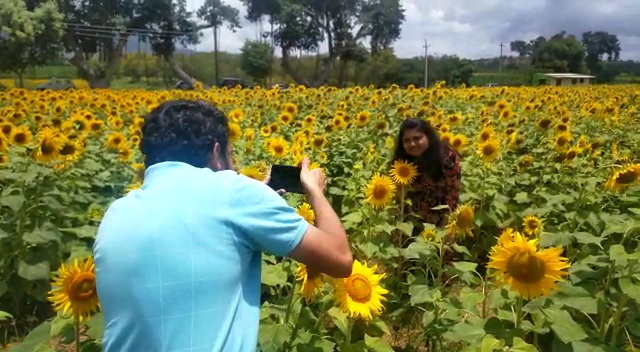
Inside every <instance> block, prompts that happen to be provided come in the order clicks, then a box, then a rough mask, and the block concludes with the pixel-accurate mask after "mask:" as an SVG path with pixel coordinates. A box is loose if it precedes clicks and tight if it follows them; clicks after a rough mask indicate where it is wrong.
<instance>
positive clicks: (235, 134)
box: [229, 122, 242, 143]
mask: <svg viewBox="0 0 640 352" xmlns="http://www.w3.org/2000/svg"><path fill="white" fill-rule="evenodd" d="M241 136H242V129H241V128H240V125H238V124H237V123H235V122H229V142H231V143H233V142H235V141H237V140H238V139H240V137H241Z"/></svg>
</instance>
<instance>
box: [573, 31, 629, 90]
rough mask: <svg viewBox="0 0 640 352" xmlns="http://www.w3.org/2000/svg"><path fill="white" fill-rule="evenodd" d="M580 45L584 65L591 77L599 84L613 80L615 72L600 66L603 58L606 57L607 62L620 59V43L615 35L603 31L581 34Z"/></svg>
mask: <svg viewBox="0 0 640 352" xmlns="http://www.w3.org/2000/svg"><path fill="white" fill-rule="evenodd" d="M582 45H584V48H585V50H586V53H587V56H586V64H587V68H589V71H590V72H591V74H592V75H595V76H596V78H597V80H598V81H600V82H611V81H613V79H615V76H616V71H615V70H612V69H610V68H607V67H605V66H604V65H603V64H602V59H603V56H604V55H605V54H606V55H607V61H608V62H611V61H617V60H619V59H620V51H621V48H620V41H619V40H618V36H616V35H615V34H609V33H607V32H603V31H597V32H591V31H589V32H585V33H582Z"/></svg>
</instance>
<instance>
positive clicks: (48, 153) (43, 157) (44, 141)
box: [34, 127, 67, 162]
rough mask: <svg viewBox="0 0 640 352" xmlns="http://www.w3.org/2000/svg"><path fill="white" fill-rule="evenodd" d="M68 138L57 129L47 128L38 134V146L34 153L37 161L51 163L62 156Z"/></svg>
mask: <svg viewBox="0 0 640 352" xmlns="http://www.w3.org/2000/svg"><path fill="white" fill-rule="evenodd" d="M66 141H67V138H66V137H65V136H64V135H63V134H61V133H60V131H58V130H57V129H55V128H50V127H45V128H43V129H41V130H40V132H39V133H38V146H37V147H36V149H35V151H34V153H35V158H36V160H38V161H40V162H50V161H53V160H55V159H56V158H57V157H58V155H60V149H62V147H63V146H64V144H65V142H66Z"/></svg>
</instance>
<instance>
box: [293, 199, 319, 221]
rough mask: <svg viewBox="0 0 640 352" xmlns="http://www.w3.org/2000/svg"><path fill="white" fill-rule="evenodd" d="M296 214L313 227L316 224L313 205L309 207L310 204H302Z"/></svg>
mask: <svg viewBox="0 0 640 352" xmlns="http://www.w3.org/2000/svg"><path fill="white" fill-rule="evenodd" d="M296 212H297V213H298V215H300V216H302V217H303V218H304V219H305V220H306V221H307V222H308V223H310V224H311V225H313V224H315V221H316V214H315V212H314V211H313V209H311V205H309V203H302V204H301V205H300V206H299V207H297V208H296Z"/></svg>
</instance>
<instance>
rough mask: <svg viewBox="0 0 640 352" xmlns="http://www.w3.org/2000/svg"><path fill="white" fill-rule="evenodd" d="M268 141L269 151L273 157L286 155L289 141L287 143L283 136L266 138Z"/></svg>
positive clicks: (278, 157) (277, 157)
mask: <svg viewBox="0 0 640 352" xmlns="http://www.w3.org/2000/svg"><path fill="white" fill-rule="evenodd" d="M268 143H269V147H268V150H269V153H270V154H271V156H273V157H274V158H276V159H280V158H283V157H284V156H285V155H287V152H288V151H289V143H287V141H286V140H284V138H282V137H278V138H270V139H269V140H268Z"/></svg>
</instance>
